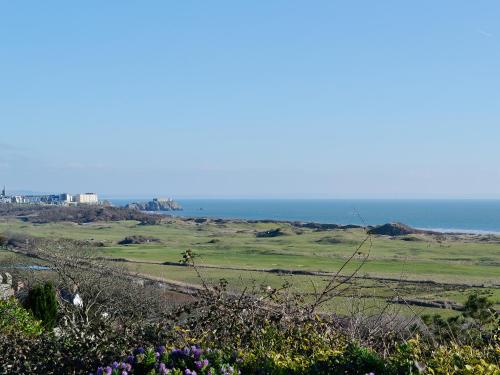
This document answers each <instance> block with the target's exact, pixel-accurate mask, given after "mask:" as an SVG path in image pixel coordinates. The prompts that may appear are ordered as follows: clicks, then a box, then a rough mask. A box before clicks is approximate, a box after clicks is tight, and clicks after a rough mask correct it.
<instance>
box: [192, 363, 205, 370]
mask: <svg viewBox="0 0 500 375" xmlns="http://www.w3.org/2000/svg"><path fill="white" fill-rule="evenodd" d="M194 365H195V366H196V368H197V369H198V370H201V369H202V368H203V363H202V362H201V361H196V362H195V363H194Z"/></svg>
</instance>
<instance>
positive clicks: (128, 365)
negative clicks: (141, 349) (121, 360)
mask: <svg viewBox="0 0 500 375" xmlns="http://www.w3.org/2000/svg"><path fill="white" fill-rule="evenodd" d="M125 370H127V371H130V370H132V365H131V364H130V363H127V366H126V367H125Z"/></svg>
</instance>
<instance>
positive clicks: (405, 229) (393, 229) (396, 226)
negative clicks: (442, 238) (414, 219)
mask: <svg viewBox="0 0 500 375" xmlns="http://www.w3.org/2000/svg"><path fill="white" fill-rule="evenodd" d="M368 233H369V234H378V235H382V236H406V235H408V234H436V232H431V231H427V230H421V229H415V228H412V227H410V226H409V225H406V224H402V223H387V224H384V225H379V226H377V227H374V228H372V229H370V230H369V231H368Z"/></svg>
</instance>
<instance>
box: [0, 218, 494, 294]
mask: <svg viewBox="0 0 500 375" xmlns="http://www.w3.org/2000/svg"><path fill="white" fill-rule="evenodd" d="M278 227H280V228H282V230H283V231H284V232H285V233H286V235H285V236H280V237H275V238H256V236H255V233H256V232H257V231H263V230H268V229H274V228H278ZM2 232H4V233H5V232H11V233H24V234H30V235H33V236H39V237H49V238H71V239H79V240H91V241H100V242H103V243H104V245H105V246H104V247H99V248H96V250H95V251H96V255H100V256H105V257H110V258H124V259H127V260H130V261H134V262H141V263H127V266H128V267H130V268H131V269H133V270H135V271H138V272H142V273H147V274H151V275H155V276H161V277H164V278H167V279H171V280H178V281H183V282H188V283H197V282H199V280H197V278H196V275H195V274H194V273H193V272H192V270H190V269H189V268H186V267H176V266H166V265H161V263H163V262H178V261H179V260H180V258H181V253H182V252H183V251H185V250H187V249H191V250H192V251H193V252H194V253H195V254H197V255H198V259H197V262H198V263H199V264H200V265H207V266H213V267H219V268H218V269H210V268H203V273H204V274H206V275H207V278H209V279H211V280H217V279H220V278H222V277H223V278H225V279H227V280H228V281H230V283H231V285H233V286H234V287H235V288H237V289H238V288H240V289H241V287H243V286H248V285H254V284H255V285H260V284H268V285H271V286H275V287H277V286H279V285H280V284H282V283H283V281H284V280H285V276H280V275H277V274H272V273H268V272H257V271H258V270H270V269H287V270H307V271H325V272H335V271H336V270H338V269H339V267H341V265H342V264H343V263H344V262H345V260H346V259H347V258H348V257H349V256H350V255H351V254H352V252H353V251H354V249H355V248H356V246H358V244H359V243H360V242H361V241H362V240H363V238H364V237H365V233H364V231H362V230H360V229H350V230H335V231H321V232H318V231H314V230H311V229H300V230H299V229H297V228H294V227H293V226H291V225H289V224H283V223H255V224H254V223H245V222H241V223H240V222H231V223H225V224H216V223H213V222H208V223H203V224H196V223H194V222H191V221H184V220H181V219H171V220H170V221H169V222H168V223H164V224H160V225H139V224H138V223H137V222H133V221H123V222H113V223H92V224H86V225H78V224H73V223H49V224H31V223H25V222H21V221H16V220H4V221H0V233H2ZM130 235H142V236H149V237H155V238H158V239H160V240H161V243H160V244H156V243H155V244H139V245H126V246H123V245H118V244H117V242H118V241H120V240H122V239H123V238H124V237H126V236H130ZM413 237H414V239H415V240H414V241H404V240H401V239H391V238H388V237H385V236H374V237H372V238H371V240H372V246H371V248H370V249H369V247H368V246H365V247H363V248H361V249H360V251H361V252H362V253H363V254H365V253H366V252H367V251H369V250H370V257H369V260H368V261H367V262H366V264H364V266H363V268H362V270H361V272H360V275H366V276H369V277H375V278H393V279H400V278H402V279H405V280H431V281H435V282H438V283H451V284H475V285H485V286H487V287H488V288H487V289H485V288H482V289H481V290H487V291H490V292H491V293H492V294H493V298H494V299H495V301H496V303H497V304H500V292H499V289H498V285H499V284H500V244H499V243H494V242H481V241H477V240H474V239H472V238H471V237H468V236H455V237H454V236H447V237H446V238H445V239H443V238H437V237H435V236H428V235H418V236H413ZM360 257H361V256H360ZM0 260H1V258H0ZM359 262H360V260H359V259H355V260H354V261H353V262H352V264H350V265H349V266H348V267H347V268H346V269H345V272H349V271H352V270H353V269H354V268H355V267H356V266H357V265H359ZM235 268H236V269H237V270H235ZM241 269H243V270H246V271H242V270H241ZM286 278H288V279H292V281H293V284H294V288H296V289H297V290H298V291H300V292H303V293H311V292H312V291H313V288H312V282H313V283H315V284H317V287H318V288H319V287H321V285H322V284H324V282H325V281H324V280H325V277H320V276H293V277H292V276H290V275H288V276H286ZM359 283H360V284H359V285H355V288H354V290H356V291H358V292H359V291H360V290H361V292H362V293H364V294H365V295H366V297H370V298H371V299H372V300H374V301H377V300H383V299H386V298H389V297H390V296H391V295H394V288H402V289H405V290H404V293H405V294H406V295H409V296H412V297H413V298H419V299H429V300H432V299H449V300H452V301H456V302H462V301H463V300H464V299H465V298H466V293H467V292H468V289H467V288H465V289H464V288H462V289H460V287H458V286H444V287H443V286H433V287H432V288H431V287H429V286H425V285H427V284H424V285H422V284H412V283H407V284H404V285H405V286H404V287H402V285H403V284H401V283H397V282H388V281H380V280H372V281H368V280H363V281H359ZM495 286H496V287H495ZM370 293H371V294H372V295H371V296H370V295H369V294H370ZM339 298H340V297H339ZM341 298H345V297H341ZM347 298H348V297H347ZM337 302H338V301H337ZM340 304H342V303H340Z"/></svg>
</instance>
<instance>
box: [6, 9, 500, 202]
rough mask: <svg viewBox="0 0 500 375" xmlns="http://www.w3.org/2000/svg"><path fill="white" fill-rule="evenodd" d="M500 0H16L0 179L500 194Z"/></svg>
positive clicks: (173, 189)
mask: <svg viewBox="0 0 500 375" xmlns="http://www.w3.org/2000/svg"><path fill="white" fill-rule="evenodd" d="M499 19H500V2H498V1H458V0H455V1H435V0H432V1H418V2H407V1H383V0H381V1H368V0H366V1H333V0H329V1H293V0H287V1H246V2H243V1H189V0H183V1H177V2H173V1H144V2H138V1H85V2H80V3H79V4H76V2H67V1H43V2H42V1H31V2H30V1H26V2H14V1H0V183H3V182H5V184H7V187H8V188H11V189H29V190H36V191H56V192H58V191H70V192H78V191H97V192H99V193H102V194H107V195H112V196H145V197H147V196H151V195H159V194H168V195H172V196H174V197H286V198H290V197H298V198H500V147H499V141H500V23H499V22H498V20H499Z"/></svg>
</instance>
